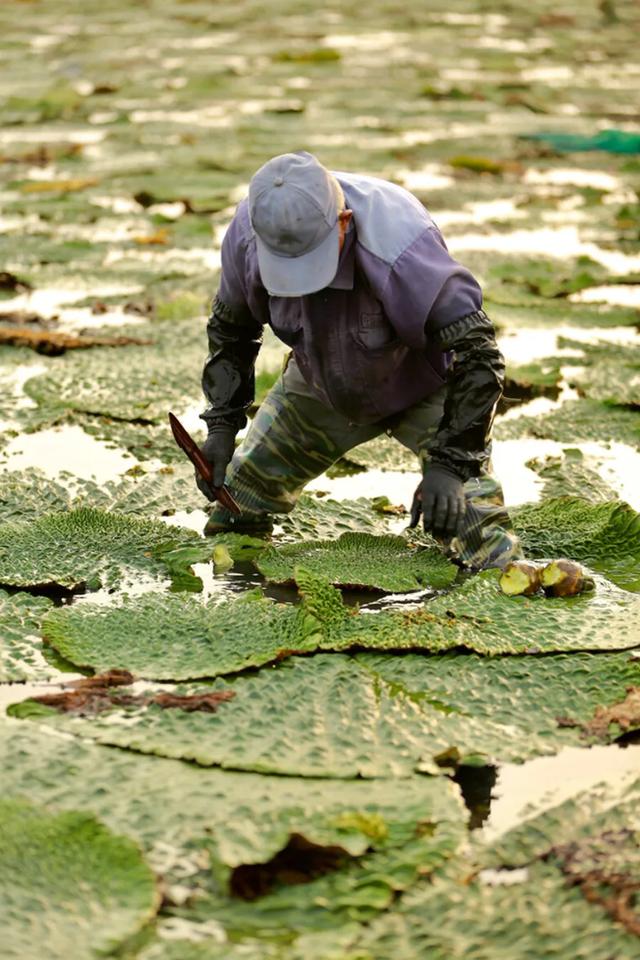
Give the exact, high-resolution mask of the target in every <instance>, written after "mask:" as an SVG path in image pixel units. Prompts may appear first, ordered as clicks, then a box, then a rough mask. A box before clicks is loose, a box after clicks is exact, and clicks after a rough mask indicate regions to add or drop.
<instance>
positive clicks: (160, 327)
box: [25, 319, 204, 423]
mask: <svg viewBox="0 0 640 960" xmlns="http://www.w3.org/2000/svg"><path fill="white" fill-rule="evenodd" d="M203 326H204V325H203ZM203 326H201V325H200V324H198V323H194V321H193V319H188V320H180V321H172V322H171V323H164V324H163V323H157V324H155V325H154V327H153V336H154V340H155V346H154V348H153V349H149V348H148V347H130V348H128V350H127V357H126V363H122V362H117V361H116V359H115V358H114V356H113V353H112V351H110V350H85V351H78V350H76V351H72V352H69V353H67V354H65V355H64V356H63V357H60V358H59V360H58V363H57V364H56V369H55V372H51V373H44V374H41V375H40V376H37V377H34V378H32V379H31V380H29V381H28V382H27V384H26V386H25V392H26V393H27V395H28V396H30V397H31V398H32V399H33V400H35V401H36V403H38V404H39V405H40V406H42V407H44V408H45V409H48V408H51V407H56V406H58V407H65V408H70V409H71V410H74V411H78V412H81V413H92V414H102V415H103V416H106V417H110V418H113V419H116V420H133V421H135V420H143V421H147V422H156V423H158V422H161V421H163V420H165V419H166V415H167V410H168V409H171V408H172V407H175V406H176V405H181V404H182V405H184V403H185V402H186V401H187V400H188V398H189V397H190V396H197V394H198V381H199V368H200V367H201V365H202V339H203V334H204V329H203ZM178 343H179V344H180V349H179V350H176V344H178Z"/></svg>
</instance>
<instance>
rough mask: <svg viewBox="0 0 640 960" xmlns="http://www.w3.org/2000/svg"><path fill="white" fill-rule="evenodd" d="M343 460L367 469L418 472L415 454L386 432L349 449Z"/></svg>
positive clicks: (418, 463)
mask: <svg viewBox="0 0 640 960" xmlns="http://www.w3.org/2000/svg"><path fill="white" fill-rule="evenodd" d="M345 460H346V461H347V462H348V463H354V464H356V465H357V466H359V467H365V469H367V470H399V471H402V472H411V473H418V472H419V470H420V462H419V460H418V457H417V456H416V454H415V453H414V452H413V451H412V450H409V449H408V448H407V447H404V446H403V445H402V444H401V443H399V442H398V441H397V440H395V439H394V438H393V437H388V436H387V435H386V434H382V435H381V436H379V437H376V438H375V440H369V441H367V443H361V444H360V445H359V446H357V447H354V448H353V450H349V452H348V453H347V454H346V455H345Z"/></svg>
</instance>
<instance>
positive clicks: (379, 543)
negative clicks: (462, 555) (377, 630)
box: [256, 533, 458, 593]
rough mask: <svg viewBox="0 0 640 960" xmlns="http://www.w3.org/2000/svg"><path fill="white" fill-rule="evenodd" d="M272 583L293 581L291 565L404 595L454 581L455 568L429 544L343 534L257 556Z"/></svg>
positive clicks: (342, 582) (347, 583)
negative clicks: (419, 546)
mask: <svg viewBox="0 0 640 960" xmlns="http://www.w3.org/2000/svg"><path fill="white" fill-rule="evenodd" d="M256 566H257V568H258V570H259V571H260V572H261V573H262V574H264V576H265V577H266V578H267V580H270V581H272V582H274V583H292V582H295V581H296V572H295V568H296V567H297V566H299V567H303V568H304V569H305V570H307V571H309V572H310V573H313V574H318V575H320V576H324V577H327V578H328V579H329V580H330V581H331V583H334V584H336V585H338V586H342V587H351V588H354V587H369V588H370V589H374V590H386V591H389V592H395V593H401V592H405V593H408V592H410V591H411V590H421V589H424V587H433V588H434V589H437V588H441V587H446V586H448V585H449V584H450V583H452V582H453V581H454V580H455V578H456V576H457V572H458V569H457V567H456V566H455V565H454V564H453V563H451V562H450V561H449V560H447V559H445V558H444V557H443V556H442V553H441V552H440V551H439V550H438V549H437V548H435V547H433V548H417V549H416V548H414V547H410V546H409V545H408V543H407V541H406V540H405V539H404V538H403V537H394V536H390V535H387V536H374V535H373V534H368V533H343V534H341V536H340V537H339V538H338V539H337V540H325V541H319V542H315V543H308V542H306V543H301V544H290V545H286V546H284V547H271V548H268V549H267V550H265V551H263V552H262V553H261V554H260V556H259V557H258V558H257V560H256Z"/></svg>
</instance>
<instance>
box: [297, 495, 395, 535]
mask: <svg viewBox="0 0 640 960" xmlns="http://www.w3.org/2000/svg"><path fill="white" fill-rule="evenodd" d="M278 519H279V522H280V525H281V526H282V530H283V533H284V534H285V536H286V537H291V538H292V539H295V540H307V539H308V540H328V539H330V538H331V537H335V536H336V535H338V534H342V533H347V532H349V531H352V532H354V533H376V534H383V533H388V531H389V522H388V518H387V517H386V516H385V515H384V514H381V513H379V512H377V511H376V510H375V509H374V507H373V501H372V500H369V499H367V498H366V497H359V498H358V499H357V500H329V499H325V498H320V497H313V496H310V495H309V494H303V495H302V496H301V497H300V499H299V500H298V502H297V504H296V505H295V507H294V509H293V511H292V512H291V513H287V514H285V515H284V516H283V517H282V518H281V519H280V518H278Z"/></svg>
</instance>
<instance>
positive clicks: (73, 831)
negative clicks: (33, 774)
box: [0, 799, 160, 960]
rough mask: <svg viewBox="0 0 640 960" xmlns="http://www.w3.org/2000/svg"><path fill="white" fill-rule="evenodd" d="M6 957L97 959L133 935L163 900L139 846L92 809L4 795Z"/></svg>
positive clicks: (0, 876)
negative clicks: (57, 808) (62, 809)
mask: <svg viewBox="0 0 640 960" xmlns="http://www.w3.org/2000/svg"><path fill="white" fill-rule="evenodd" d="M0 889H1V890H2V896H0V923H1V925H2V955H3V957H6V958H7V960H9V958H14V960H40V958H42V957H45V956H46V957H51V958H59V960H67V958H69V957H74V960H75V958H77V960H85V958H86V960H91V958H94V957H95V956H96V955H98V954H101V953H103V952H106V951H107V950H108V951H111V950H113V949H114V948H115V947H117V946H118V944H119V943H121V942H122V941H124V940H126V939H127V938H128V937H130V936H132V935H133V934H134V933H135V932H136V931H137V930H138V929H139V928H140V927H142V926H143V925H144V924H145V923H146V922H147V921H148V920H149V919H150V918H151V917H152V916H153V914H154V913H155V911H156V909H157V906H158V903H159V899H160V897H159V893H158V892H157V891H156V887H155V879H154V876H153V874H152V872H151V870H150V869H149V867H148V866H147V865H146V863H145V862H144V861H143V859H142V857H141V855H140V852H139V850H138V848H137V847H136V845H135V844H134V843H133V842H132V841H131V840H128V839H126V838H124V837H119V836H114V834H112V833H111V832H110V831H109V830H107V829H106V828H105V827H103V826H102V824H100V823H98V821H97V820H95V819H94V818H93V817H91V816H88V815H87V814H86V813H76V812H75V811H69V812H66V813H58V814H53V813H50V812H48V811H47V810H45V809H44V808H42V807H36V806H32V805H31V804H30V803H25V802H21V801H19V800H9V799H3V800H0Z"/></svg>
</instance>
